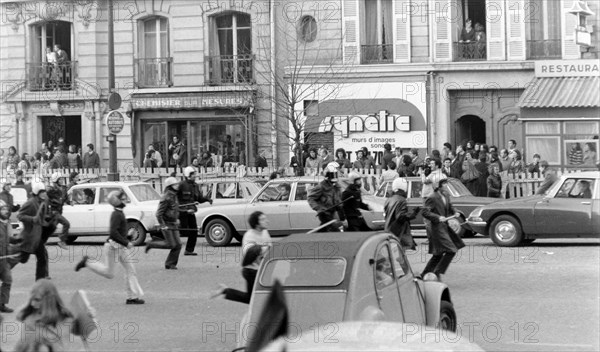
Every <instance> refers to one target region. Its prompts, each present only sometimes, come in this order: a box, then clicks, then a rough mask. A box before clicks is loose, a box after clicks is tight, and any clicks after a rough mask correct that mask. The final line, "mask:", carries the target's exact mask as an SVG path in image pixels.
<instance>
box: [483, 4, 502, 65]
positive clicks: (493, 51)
mask: <svg viewBox="0 0 600 352" xmlns="http://www.w3.org/2000/svg"><path fill="white" fill-rule="evenodd" d="M487 9H488V11H487V27H488V38H487V39H488V43H487V46H488V47H487V57H488V60H506V50H505V47H506V44H505V38H506V37H505V28H506V26H505V25H506V21H505V14H506V10H505V8H504V1H503V0H487Z"/></svg>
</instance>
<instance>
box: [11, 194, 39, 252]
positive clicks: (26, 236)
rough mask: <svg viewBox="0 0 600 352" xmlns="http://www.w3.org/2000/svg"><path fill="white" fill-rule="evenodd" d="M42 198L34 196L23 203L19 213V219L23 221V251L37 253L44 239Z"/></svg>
mask: <svg viewBox="0 0 600 352" xmlns="http://www.w3.org/2000/svg"><path fill="white" fill-rule="evenodd" d="M41 204H42V200H41V199H40V198H39V197H37V196H33V197H31V198H29V199H28V200H27V202H25V204H23V206H22V207H21V209H20V210H19V214H18V215H17V219H19V221H21V222H22V223H23V230H22V231H21V237H22V238H23V242H21V251H22V252H26V253H35V251H36V249H37V248H38V246H39V244H40V241H41V240H42V221H41V219H42V217H43V214H40V209H41V208H42V207H41Z"/></svg>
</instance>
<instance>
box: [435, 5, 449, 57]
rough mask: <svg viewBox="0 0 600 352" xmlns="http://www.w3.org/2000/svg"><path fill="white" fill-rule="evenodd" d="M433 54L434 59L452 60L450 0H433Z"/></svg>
mask: <svg viewBox="0 0 600 352" xmlns="http://www.w3.org/2000/svg"><path fill="white" fill-rule="evenodd" d="M433 6H434V8H433V10H432V11H433V13H434V18H433V36H434V37H433V41H434V45H433V56H434V58H435V61H452V24H453V21H452V19H453V18H452V8H453V4H452V2H451V0H434V2H433Z"/></svg>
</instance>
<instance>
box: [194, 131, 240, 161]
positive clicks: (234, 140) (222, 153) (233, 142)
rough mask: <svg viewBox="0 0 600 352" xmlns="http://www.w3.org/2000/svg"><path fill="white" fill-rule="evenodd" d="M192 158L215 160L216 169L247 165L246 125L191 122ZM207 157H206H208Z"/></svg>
mask: <svg viewBox="0 0 600 352" xmlns="http://www.w3.org/2000/svg"><path fill="white" fill-rule="evenodd" d="M190 134H191V135H190V149H191V153H192V156H198V157H199V158H202V156H203V155H204V154H206V155H210V156H211V157H212V158H213V166H214V167H222V166H232V165H247V164H246V163H247V158H246V145H247V143H246V138H245V136H246V134H245V128H244V125H243V124H241V123H237V122H233V121H232V122H231V123H230V124H223V123H220V124H217V123H206V122H196V121H192V122H190ZM206 155H205V156H206Z"/></svg>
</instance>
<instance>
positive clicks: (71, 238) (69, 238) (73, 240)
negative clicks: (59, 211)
mask: <svg viewBox="0 0 600 352" xmlns="http://www.w3.org/2000/svg"><path fill="white" fill-rule="evenodd" d="M76 239H77V236H68V237H67V239H66V240H65V243H66V244H73V243H74V242H75V240H76Z"/></svg>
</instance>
